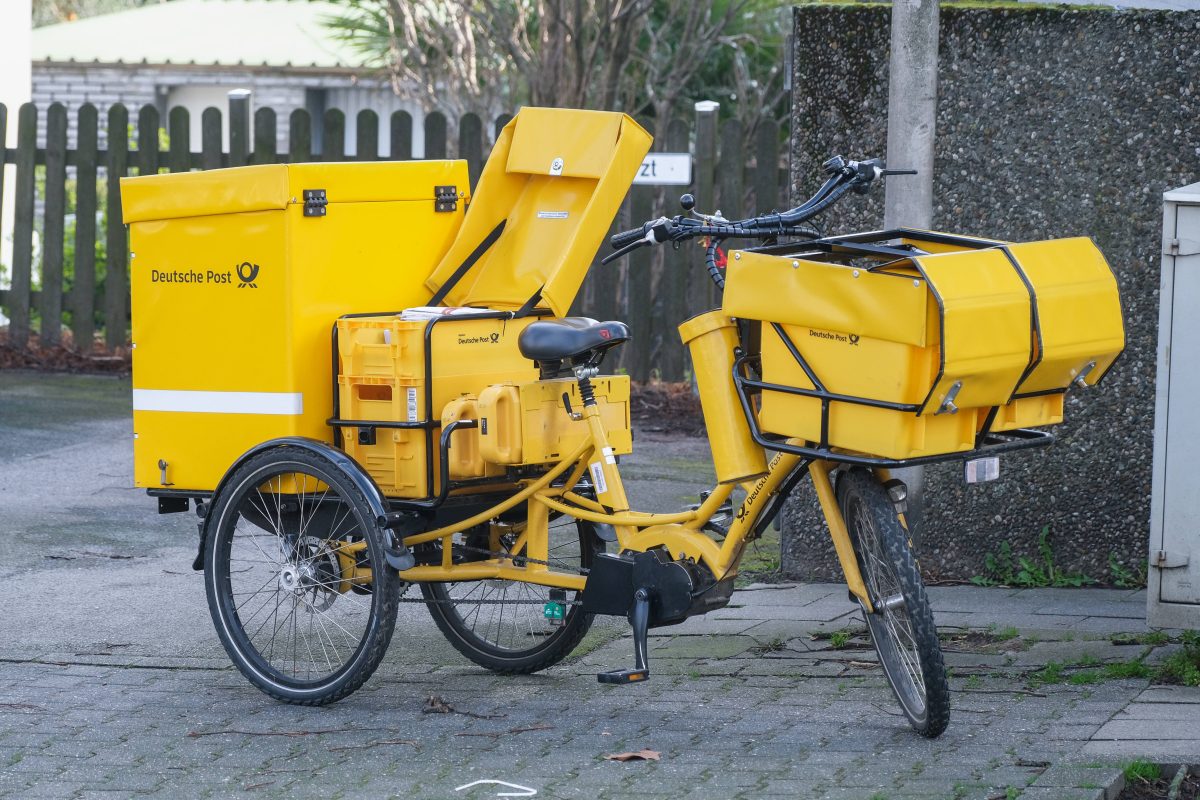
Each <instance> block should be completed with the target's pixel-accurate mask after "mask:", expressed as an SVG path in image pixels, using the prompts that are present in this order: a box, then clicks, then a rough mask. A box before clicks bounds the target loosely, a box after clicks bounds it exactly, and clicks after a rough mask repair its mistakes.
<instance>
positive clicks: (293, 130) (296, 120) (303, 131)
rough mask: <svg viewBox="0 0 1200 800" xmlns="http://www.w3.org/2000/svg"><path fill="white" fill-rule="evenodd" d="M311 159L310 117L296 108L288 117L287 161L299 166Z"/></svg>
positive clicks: (302, 110)
mask: <svg viewBox="0 0 1200 800" xmlns="http://www.w3.org/2000/svg"><path fill="white" fill-rule="evenodd" d="M312 157H313V154H312V115H311V114H309V113H308V111H307V110H306V109H303V108H297V109H296V110H294V111H293V112H292V115H291V116H290V117H288V161H291V162H292V163H295V164H301V163H304V162H305V161H312Z"/></svg>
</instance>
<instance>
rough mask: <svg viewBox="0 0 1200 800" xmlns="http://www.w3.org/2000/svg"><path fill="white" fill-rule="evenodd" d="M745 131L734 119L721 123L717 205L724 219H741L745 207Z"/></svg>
mask: <svg viewBox="0 0 1200 800" xmlns="http://www.w3.org/2000/svg"><path fill="white" fill-rule="evenodd" d="M744 135H745V131H744V130H743V129H742V123H741V122H740V121H739V120H736V119H727V120H725V121H724V122H723V123H721V155H720V162H719V163H720V167H721V170H720V172H721V174H720V177H719V179H718V181H717V206H718V207H719V208H720V209H721V213H722V214H724V215H725V218H726V219H741V218H742V217H744V216H745V214H744V213H742V212H743V211H744V210H745V208H746V196H745V192H744V190H743V181H744V180H745V176H744V173H745V171H746V159H745V155H744V150H743V147H742V137H743V136H744Z"/></svg>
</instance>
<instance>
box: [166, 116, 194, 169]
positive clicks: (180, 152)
mask: <svg viewBox="0 0 1200 800" xmlns="http://www.w3.org/2000/svg"><path fill="white" fill-rule="evenodd" d="M190 122H191V120H190V119H188V110H187V109H186V108H184V107H183V106H175V107H174V108H172V109H171V110H170V111H168V112H167V138H168V140H169V141H168V143H167V148H168V149H167V169H168V170H170V171H171V172H187V171H188V170H190V169H191V168H192V131H191V127H190V124H189V123H190Z"/></svg>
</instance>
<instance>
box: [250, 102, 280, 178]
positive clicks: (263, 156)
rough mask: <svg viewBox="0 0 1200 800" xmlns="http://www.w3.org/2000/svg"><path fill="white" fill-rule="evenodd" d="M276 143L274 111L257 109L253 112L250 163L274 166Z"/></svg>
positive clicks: (271, 109)
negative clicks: (252, 138) (252, 153)
mask: <svg viewBox="0 0 1200 800" xmlns="http://www.w3.org/2000/svg"><path fill="white" fill-rule="evenodd" d="M276 141H277V139H276V133H275V109H273V108H260V109H257V110H256V111H255V112H254V155H253V157H252V158H251V159H250V163H252V164H274V163H275V160H276V159H275V150H276Z"/></svg>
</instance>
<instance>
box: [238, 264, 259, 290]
mask: <svg viewBox="0 0 1200 800" xmlns="http://www.w3.org/2000/svg"><path fill="white" fill-rule="evenodd" d="M237 274H238V278H240V279H241V281H242V282H241V283H239V284H238V288H239V289H245V288H246V287H247V286H249V287H250V288H251V289H257V288H258V284H256V283H255V282H254V281H255V280H256V279H257V278H258V264H251V263H250V262H249V261H243V262H242V263H240V264H238V266H237Z"/></svg>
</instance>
